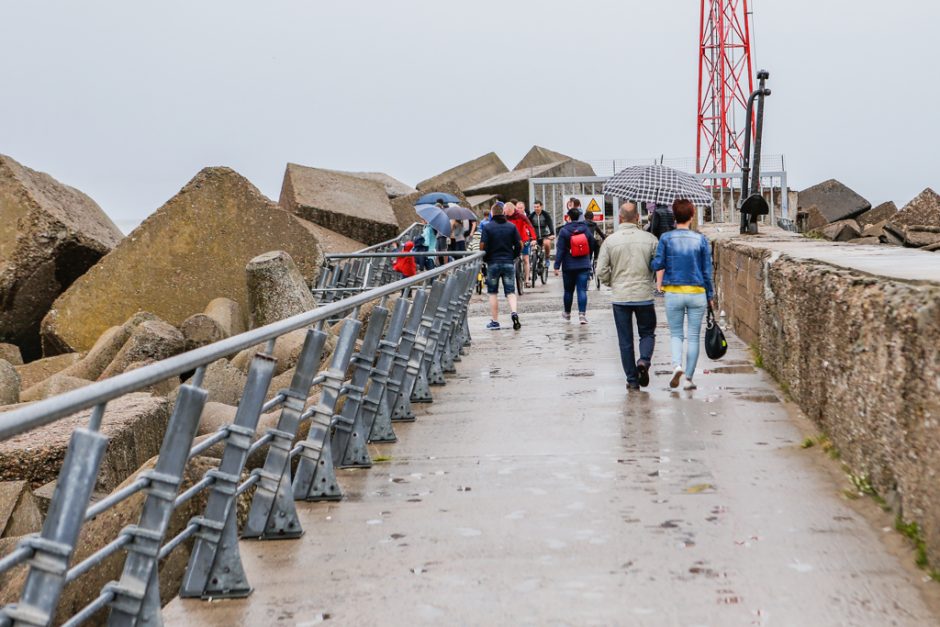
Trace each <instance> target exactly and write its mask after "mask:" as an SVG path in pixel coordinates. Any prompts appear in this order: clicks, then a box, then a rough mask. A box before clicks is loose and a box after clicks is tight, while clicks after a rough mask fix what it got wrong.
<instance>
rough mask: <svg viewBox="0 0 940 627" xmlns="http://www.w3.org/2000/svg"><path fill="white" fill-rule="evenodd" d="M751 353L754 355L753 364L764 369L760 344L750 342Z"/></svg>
mask: <svg viewBox="0 0 940 627" xmlns="http://www.w3.org/2000/svg"><path fill="white" fill-rule="evenodd" d="M751 353H752V354H753V355H754V366H756V367H757V368H760V369H761V370H763V369H764V355H763V354H762V353H761V352H760V346H759V345H757V344H751Z"/></svg>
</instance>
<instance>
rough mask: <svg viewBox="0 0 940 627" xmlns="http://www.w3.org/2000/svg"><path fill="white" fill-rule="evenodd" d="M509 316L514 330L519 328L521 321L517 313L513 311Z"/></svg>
mask: <svg viewBox="0 0 940 627" xmlns="http://www.w3.org/2000/svg"><path fill="white" fill-rule="evenodd" d="M511 318H512V328H513V329H515V330H516V331H518V330H519V329H521V328H522V323H521V322H519V314H517V313H516V312H513V313H512V316H511Z"/></svg>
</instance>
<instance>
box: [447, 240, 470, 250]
mask: <svg viewBox="0 0 940 627" xmlns="http://www.w3.org/2000/svg"><path fill="white" fill-rule="evenodd" d="M447 250H467V240H465V239H462V240H459V241H457V240H454V241H452V242H451V243H450V246H449V247H448V249H447Z"/></svg>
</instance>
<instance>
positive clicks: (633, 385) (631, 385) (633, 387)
mask: <svg viewBox="0 0 940 627" xmlns="http://www.w3.org/2000/svg"><path fill="white" fill-rule="evenodd" d="M639 389H640V386H639V385H637V384H636V383H627V391H628V392H636V391H637V390H639Z"/></svg>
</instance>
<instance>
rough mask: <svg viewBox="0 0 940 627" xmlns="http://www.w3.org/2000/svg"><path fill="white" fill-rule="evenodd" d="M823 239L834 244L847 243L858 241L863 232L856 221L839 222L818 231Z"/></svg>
mask: <svg viewBox="0 0 940 627" xmlns="http://www.w3.org/2000/svg"><path fill="white" fill-rule="evenodd" d="M816 233H819V234H820V235H821V236H822V237H824V238H826V239H827V240H830V241H833V242H847V241H849V240H851V239H856V238H857V237H859V236H860V235H861V234H862V230H861V229H860V228H859V226H858V222H856V221H855V220H839V221H838V222H833V223H832V224H827V225H826V226H824V227H823V228H821V229H819V230H818V231H816Z"/></svg>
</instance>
